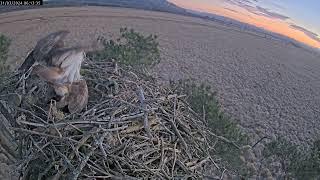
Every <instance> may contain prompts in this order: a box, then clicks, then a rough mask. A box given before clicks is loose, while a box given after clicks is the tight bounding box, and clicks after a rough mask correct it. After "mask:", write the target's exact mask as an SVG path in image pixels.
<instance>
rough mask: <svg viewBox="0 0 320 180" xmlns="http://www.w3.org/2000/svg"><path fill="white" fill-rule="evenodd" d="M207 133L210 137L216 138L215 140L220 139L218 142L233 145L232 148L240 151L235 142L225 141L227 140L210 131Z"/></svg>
mask: <svg viewBox="0 0 320 180" xmlns="http://www.w3.org/2000/svg"><path fill="white" fill-rule="evenodd" d="M208 133H209V134H210V135H212V136H214V137H216V138H217V139H220V140H222V141H223V142H226V143H229V144H231V145H233V146H234V147H236V148H237V149H240V147H239V146H238V145H237V144H236V143H235V142H233V141H230V140H229V139H227V138H225V137H223V136H218V135H216V134H214V133H213V132H211V131H208Z"/></svg>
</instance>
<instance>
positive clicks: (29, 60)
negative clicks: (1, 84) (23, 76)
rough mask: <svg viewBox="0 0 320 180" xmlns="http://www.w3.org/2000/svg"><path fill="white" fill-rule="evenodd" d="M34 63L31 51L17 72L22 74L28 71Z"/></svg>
mask: <svg viewBox="0 0 320 180" xmlns="http://www.w3.org/2000/svg"><path fill="white" fill-rule="evenodd" d="M35 61H36V60H35V59H34V58H33V51H31V52H30V53H29V54H28V56H27V58H26V59H25V60H24V62H23V63H22V65H21V66H20V67H19V69H18V70H19V71H23V72H26V71H28V69H29V68H30V67H31V66H32V65H33V64H34V63H35Z"/></svg>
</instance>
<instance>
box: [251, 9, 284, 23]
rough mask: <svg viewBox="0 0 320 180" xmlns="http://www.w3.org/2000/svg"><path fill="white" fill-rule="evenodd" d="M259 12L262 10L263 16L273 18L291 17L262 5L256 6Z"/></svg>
mask: <svg viewBox="0 0 320 180" xmlns="http://www.w3.org/2000/svg"><path fill="white" fill-rule="evenodd" d="M256 8H257V10H258V12H260V13H261V14H262V15H263V16H267V17H270V18H273V19H281V20H287V19H289V17H288V16H285V15H282V14H279V13H275V12H271V11H269V10H268V9H266V8H263V7H260V6H256Z"/></svg>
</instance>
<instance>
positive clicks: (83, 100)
mask: <svg viewBox="0 0 320 180" xmlns="http://www.w3.org/2000/svg"><path fill="white" fill-rule="evenodd" d="M67 101H68V109H69V111H70V113H75V112H80V111H81V110H82V109H83V108H84V107H86V105H87V103H88V86H87V83H86V81H85V80H80V81H78V82H74V83H72V85H71V88H70V94H69V96H68V97H67Z"/></svg>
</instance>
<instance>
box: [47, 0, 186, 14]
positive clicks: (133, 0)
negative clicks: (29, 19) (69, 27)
mask: <svg viewBox="0 0 320 180" xmlns="http://www.w3.org/2000/svg"><path fill="white" fill-rule="evenodd" d="M46 4H47V5H53V6H54V5H99V6H116V7H129V8H137V9H146V10H153V11H163V12H170V13H175V14H186V10H185V9H183V8H181V7H178V6H176V5H174V4H172V3H170V2H168V1H166V0H50V1H48V2H46Z"/></svg>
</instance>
